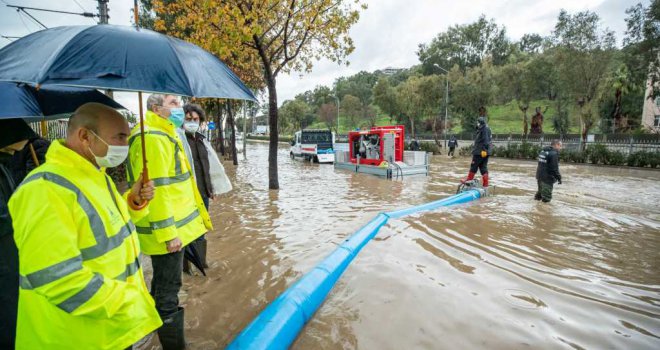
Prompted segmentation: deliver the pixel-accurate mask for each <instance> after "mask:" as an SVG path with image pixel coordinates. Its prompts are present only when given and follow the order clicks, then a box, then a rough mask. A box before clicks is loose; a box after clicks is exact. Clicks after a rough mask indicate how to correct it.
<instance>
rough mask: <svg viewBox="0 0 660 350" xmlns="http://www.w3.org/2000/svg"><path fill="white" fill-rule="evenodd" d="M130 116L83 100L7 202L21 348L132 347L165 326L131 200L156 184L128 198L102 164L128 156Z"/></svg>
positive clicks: (139, 186) (144, 196) (147, 195)
mask: <svg viewBox="0 0 660 350" xmlns="http://www.w3.org/2000/svg"><path fill="white" fill-rule="evenodd" d="M129 132H130V131H129V128H128V124H127V122H126V120H125V119H124V117H123V116H122V115H121V114H119V113H118V112H117V111H115V110H114V109H112V108H110V107H107V106H105V105H102V104H98V103H87V104H84V105H82V106H81V107H80V108H78V109H77V110H76V112H75V114H74V115H73V117H71V119H70V120H69V124H68V128H67V138H66V140H61V141H56V142H54V143H53V144H52V145H51V147H50V148H49V149H48V152H47V154H46V162H45V163H44V164H43V165H42V166H40V167H38V168H37V169H35V170H34V171H33V172H31V173H30V174H29V175H28V176H27V178H26V179H25V180H24V181H23V183H22V184H21V186H20V187H19V188H18V189H17V190H16V193H15V194H14V195H13V196H12V198H11V200H10V201H9V210H10V213H11V215H12V219H13V227H14V238H15V240H16V246H17V247H18V256H19V262H20V265H19V270H20V290H19V302H18V322H17V329H16V347H17V348H19V349H125V348H127V347H130V346H131V345H132V344H134V343H135V342H137V341H138V340H140V339H141V338H143V337H144V336H146V335H147V334H149V333H151V332H152V331H154V330H156V329H157V328H158V327H160V325H161V324H162V322H161V320H160V318H159V317H158V313H157V311H156V309H155V307H154V301H153V299H152V298H151V296H150V295H149V292H148V290H147V288H146V286H145V282H144V277H143V275H142V269H141V267H140V260H139V254H140V244H139V240H138V237H137V233H136V230H135V225H133V222H132V219H140V218H141V216H144V215H146V214H148V208H146V209H144V210H141V211H130V210H129V208H128V203H127V202H128V201H129V200H128V199H127V198H129V197H130V198H137V199H139V200H141V201H146V200H151V199H152V198H153V195H154V184H153V182H147V183H146V184H143V183H142V181H137V182H136V183H135V185H133V187H132V188H131V190H130V195H129V193H127V194H126V195H125V196H123V197H122V196H121V195H120V194H119V192H118V191H117V189H116V187H115V185H114V183H113V182H112V180H111V179H110V177H109V176H108V175H106V174H105V171H104V168H111V167H115V166H117V165H119V164H121V163H122V162H123V161H124V160H125V159H126V157H127V155H128V142H127V141H128V134H129Z"/></svg>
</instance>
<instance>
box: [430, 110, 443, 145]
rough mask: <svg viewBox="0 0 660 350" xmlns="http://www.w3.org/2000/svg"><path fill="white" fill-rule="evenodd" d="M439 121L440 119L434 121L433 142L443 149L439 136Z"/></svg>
mask: <svg viewBox="0 0 660 350" xmlns="http://www.w3.org/2000/svg"><path fill="white" fill-rule="evenodd" d="M438 119H440V118H438V117H435V119H434V120H433V126H432V129H433V140H434V141H435V144H436V145H438V147H440V148H442V143H441V142H440V140H439V136H438ZM445 135H446V134H445ZM445 141H446V140H445Z"/></svg>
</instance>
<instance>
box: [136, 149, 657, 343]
mask: <svg viewBox="0 0 660 350" xmlns="http://www.w3.org/2000/svg"><path fill="white" fill-rule="evenodd" d="M247 151H248V158H247V160H245V161H244V160H243V159H242V156H241V155H239V161H240V162H241V163H240V165H239V166H238V167H236V168H234V167H233V166H231V165H229V164H226V165H225V167H226V169H227V172H228V174H229V176H230V178H231V179H232V181H233V184H234V187H235V189H234V191H232V192H231V193H229V194H226V195H223V196H222V197H221V198H219V199H217V200H216V201H215V202H213V203H212V205H211V215H212V219H213V222H214V225H215V227H216V229H215V230H214V231H213V232H211V233H209V234H208V236H207V238H208V240H209V260H210V262H209V264H210V265H211V268H210V269H209V270H208V272H207V273H208V277H207V278H204V277H201V276H193V277H187V278H185V280H184V290H185V291H186V294H187V295H186V296H185V297H184V298H182V301H183V303H184V304H185V306H186V327H187V330H186V332H187V337H188V341H189V342H190V348H191V349H217V348H222V347H224V346H226V345H227V344H228V343H229V342H230V341H231V340H232V339H233V338H234V337H235V336H236V335H237V334H238V332H240V331H241V330H242V329H243V328H244V327H245V326H246V325H247V324H248V323H249V322H250V321H251V320H252V319H253V318H254V317H255V316H256V315H257V314H258V313H259V312H260V311H261V310H263V308H265V306H266V305H267V304H268V303H269V302H270V301H272V300H273V299H274V298H276V297H277V296H278V295H279V294H280V293H281V292H282V291H284V290H285V289H286V288H287V287H288V286H289V285H291V284H292V283H293V282H294V281H295V280H296V279H297V278H299V277H300V276H302V275H303V274H304V273H305V272H307V271H309V270H310V269H311V268H312V267H313V266H314V265H316V263H318V262H319V261H321V260H322V259H323V258H324V257H325V256H326V255H327V254H329V253H330V252H331V251H332V250H333V249H334V248H335V247H336V246H337V245H338V244H339V243H341V242H342V240H343V239H345V238H347V237H348V236H350V235H351V234H352V233H353V232H355V231H356V230H357V229H359V228H360V227H361V226H362V225H364V224H365V223H366V222H367V221H369V220H370V219H371V218H372V217H374V216H375V215H376V214H377V213H378V212H380V211H390V210H393V209H397V208H404V207H408V206H411V205H417V204H422V203H426V202H429V201H433V200H437V199H441V198H444V197H447V196H449V195H451V194H453V193H454V192H455V190H456V185H457V183H458V181H459V179H460V178H461V177H463V176H465V173H466V172H467V168H468V165H469V159H467V158H456V159H449V158H447V157H443V156H434V157H433V159H432V166H431V172H430V176H428V177H423V176H422V177H420V176H418V177H414V178H413V177H411V178H405V179H404V180H403V181H389V180H385V179H380V178H376V177H374V176H370V175H366V174H355V173H350V172H346V171H342V170H335V169H334V167H333V166H332V165H318V164H309V163H304V162H301V161H293V160H291V159H289V157H288V147H286V146H285V145H282V146H281V148H280V153H279V173H280V187H281V189H280V190H279V191H269V190H268V189H267V185H268V183H267V171H268V169H267V167H268V162H267V157H268V147H267V144H265V143H250V144H248V149H247ZM560 166H561V171H562V175H563V178H564V184H562V185H555V193H554V199H553V201H552V202H551V203H550V204H543V203H539V202H536V201H534V200H533V199H532V197H533V195H534V192H535V191H536V180H535V179H534V173H535V169H536V164H535V163H533V162H525V161H513V160H505V159H499V158H496V159H491V161H490V164H489V168H490V172H491V185H492V186H494V188H493V191H492V192H493V193H494V196H492V197H489V198H485V199H481V200H479V201H476V202H473V203H470V204H466V205H461V206H456V207H450V208H443V209H439V210H435V211H432V212H427V213H422V214H416V215H413V216H411V217H407V218H404V219H400V220H390V222H389V223H388V224H387V225H385V226H384V227H383V228H381V230H380V233H379V234H378V235H377V236H376V238H375V239H374V240H373V241H372V242H370V243H369V244H367V245H366V247H365V248H364V249H363V250H362V252H361V253H360V254H359V255H358V257H357V258H356V259H355V260H354V261H353V263H352V264H351V266H349V268H348V269H347V270H346V272H345V273H344V275H343V276H342V278H341V279H340V281H339V282H338V283H337V285H336V286H335V288H334V289H333V291H332V292H331V294H330V296H329V297H328V299H327V300H326V302H325V303H324V304H323V305H322V306H321V308H320V309H319V311H318V312H317V313H316V315H315V316H314V318H313V319H312V321H311V322H310V323H309V324H308V325H307V326H306V327H305V328H304V330H303V332H302V333H301V335H300V337H299V338H298V339H297V341H296V342H295V343H294V345H293V348H294V349H413V348H415V349H455V348H470V349H478V348H488V349H523V348H535V349H557V348H567V349H570V348H573V349H658V348H660V207H659V205H658V200H659V199H660V186H659V185H658V181H659V180H660V172H659V171H652V170H635V169H625V168H611V167H593V166H576V165H571V164H561V165H560ZM154 343H155V342H154ZM152 347H156V346H155V345H151V346H148V347H147V348H152Z"/></svg>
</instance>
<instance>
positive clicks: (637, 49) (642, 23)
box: [623, 0, 660, 97]
mask: <svg viewBox="0 0 660 350" xmlns="http://www.w3.org/2000/svg"><path fill="white" fill-rule="evenodd" d="M626 14H627V15H628V17H627V18H626V24H627V30H626V37H625V38H624V41H623V42H624V45H625V47H624V52H627V53H628V54H629V56H628V58H629V60H628V61H627V64H628V66H629V68H630V70H631V73H632V75H633V77H632V79H633V81H635V82H636V83H639V84H642V83H643V82H645V81H646V79H647V78H650V79H651V86H653V94H652V95H653V97H658V96H660V84H658V82H660V46H658V43H659V42H660V0H652V1H651V3H650V4H649V5H648V6H647V7H644V6H643V5H642V4H641V3H638V4H637V5H635V6H633V7H631V8H629V9H627V10H626ZM649 67H653V68H655V69H650V70H649Z"/></svg>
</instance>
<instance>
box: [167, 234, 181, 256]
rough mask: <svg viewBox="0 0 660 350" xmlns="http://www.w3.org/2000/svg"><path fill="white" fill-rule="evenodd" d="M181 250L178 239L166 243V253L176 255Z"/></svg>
mask: <svg viewBox="0 0 660 350" xmlns="http://www.w3.org/2000/svg"><path fill="white" fill-rule="evenodd" d="M181 248H183V243H182V242H181V240H180V239H179V237H177V238H175V239H173V240H171V241H167V252H168V253H176V252H178V251H180V250H181Z"/></svg>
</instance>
